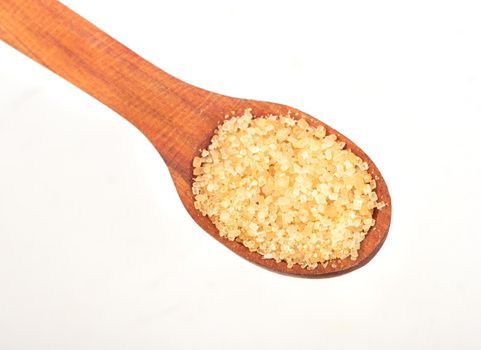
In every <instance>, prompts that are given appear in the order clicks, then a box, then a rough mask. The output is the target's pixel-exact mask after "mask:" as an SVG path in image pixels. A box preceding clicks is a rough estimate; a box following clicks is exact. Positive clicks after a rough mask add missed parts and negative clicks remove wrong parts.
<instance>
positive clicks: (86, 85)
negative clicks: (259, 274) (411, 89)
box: [0, 0, 391, 277]
mask: <svg viewBox="0 0 481 350" xmlns="http://www.w3.org/2000/svg"><path fill="white" fill-rule="evenodd" d="M0 39H2V40H4V41H5V42H7V43H8V44H10V45H11V46H13V47H14V48H16V49H17V50H19V51H21V52H23V53H24V54H25V55H27V56H29V57H30V58H32V59H34V60H35V61H37V62H39V63H40V64H42V65H44V66H45V67H47V68H49V69H50V70H52V71H53V72H55V73H57V74H58V75H60V76H61V77H63V78H65V79H66V80H68V81H69V82H71V83H72V84H74V85H76V86H78V87H79V88H80V89H82V90H83V91H85V92H87V93H89V94H90V95H92V96H93V97H95V98H96V99H98V100H99V101H100V102H102V103H104V104H105V105H107V106H108V107H110V108H112V109H113V110H114V111H116V112H117V113H119V114H120V115H121V116H123V117H124V118H125V119H127V120H128V121H130V122H131V123H132V124H133V125H134V126H136V127H137V128H138V129H139V130H140V131H141V132H142V133H143V134H144V135H145V136H146V137H147V138H148V139H149V140H150V142H152V144H153V145H154V147H155V148H156V149H157V150H158V151H159V153H160V155H161V156H162V158H163V159H164V161H165V163H166V164H167V166H168V168H169V171H170V174H171V175H172V179H173V181H174V184H175V187H176V189H177V192H178V194H179V196H180V198H181V200H182V203H183V204H184V206H185V208H186V209H187V211H188V212H189V214H190V215H191V216H192V218H193V219H194V220H195V221H196V222H197V223H198V224H199V225H200V226H201V227H202V228H203V229H204V230H205V231H207V232H208V233H209V234H210V235H212V236H213V237H214V238H215V239H217V240H218V241H219V242H221V243H222V244H224V245H225V246H227V247H228V248H229V249H231V250H232V251H233V252H235V253H237V254H239V255H240V256H242V257H244V258H245V259H247V260H249V261H251V262H253V263H255V264H257V265H260V266H262V267H265V268H268V269H270V270H272V271H276V272H280V273H284V274H291V275H297V276H304V277H323V276H331V275H335V274H340V273H345V272H347V271H351V270H353V269H355V268H357V267H360V266H362V265H364V264H366V263H367V262H368V261H369V260H370V259H371V258H372V257H373V256H374V255H375V253H376V252H377V251H378V249H379V248H380V246H381V245H382V243H383V241H384V239H385V238H386V235H387V232H388V229H389V224H390V221H391V200H390V197H389V192H388V189H387V186H386V183H385V182H384V180H383V178H382V176H381V173H380V172H379V170H378V169H377V167H376V166H375V165H374V163H373V162H372V161H371V160H370V159H369V157H368V156H367V155H366V154H365V153H364V152H363V151H362V150H361V149H360V148H359V147H358V146H356V145H355V144H354V143H353V142H352V141H351V140H349V139H348V138H347V137H345V136H343V135H342V134H340V133H339V132H337V131H336V130H334V129H333V128H331V127H329V126H328V125H325V124H324V123H322V122H320V121H319V120H317V119H315V118H313V117H311V116H309V115H307V114H305V113H303V112H301V111H299V110H297V109H295V108H292V107H288V106H284V105H280V104H277V103H271V102H262V101H255V100H246V99H239V98H232V97H228V96H224V95H220V94H217V93H214V92H210V91H206V90H203V89H200V88H197V87H195V86H192V85H189V84H187V83H185V82H183V81H180V80H179V79H176V78H174V77H173V76H171V75H169V74H167V73H166V72H164V71H162V70H161V69H159V68H157V67H156V66H154V65H153V64H151V63H149V62H147V61H146V60H144V59H143V58H142V57H140V56H138V55H137V54H135V53H134V52H132V51H131V50H129V49H128V48H127V47H125V46H123V45H122V44H120V43H119V42H117V41H116V40H114V39H113V38H111V37H110V36H108V35H107V34H106V33H104V32H102V31H101V30H99V29H98V28H96V27H95V26H94V25H92V24H91V23H89V22H88V21H86V20H85V19H84V18H82V17H81V16H79V15H77V14H76V13H75V12H73V11H72V10H70V9H69V8H67V7H66V6H64V5H62V4H61V3H59V2H57V1H54V0H43V1H38V0H1V1H0ZM247 108H252V113H253V114H254V115H258V116H259V115H267V114H276V115H285V114H287V113H288V112H289V111H291V112H292V114H293V116H295V117H297V118H305V119H306V120H308V121H309V122H310V124H311V125H313V126H318V125H323V126H325V127H326V129H327V131H328V132H329V133H334V134H336V135H337V136H338V138H339V139H340V140H341V141H344V142H345V143H346V144H347V148H350V149H351V150H352V151H353V152H354V153H355V154H357V155H358V156H359V157H361V158H362V159H363V160H365V161H366V162H367V163H368V164H369V171H370V172H371V174H372V176H373V177H374V178H375V179H376V180H377V184H378V187H377V189H376V192H377V195H378V197H379V199H380V200H381V201H384V202H385V203H386V204H387V206H386V207H385V208H383V209H381V210H375V212H374V218H375V219H376V225H375V226H374V227H372V228H371V230H370V231H369V233H368V234H367V236H366V238H365V239H364V241H363V242H362V244H361V248H360V251H359V257H358V258H357V259H356V260H350V259H349V258H347V259H344V260H337V261H333V262H332V263H331V264H329V265H328V266H327V267H325V268H323V267H322V266H319V267H318V268H316V269H315V270H307V269H303V268H301V267H299V266H298V265H295V266H294V267H293V268H287V265H286V263H284V262H281V263H276V262H275V261H273V260H270V259H262V256H261V255H260V254H258V253H253V252H249V250H248V249H247V248H245V247H244V246H243V245H242V244H241V243H238V242H231V241H229V240H227V239H224V238H221V237H220V236H219V235H218V231H217V229H216V228H215V226H214V225H213V224H212V222H211V221H210V220H209V219H208V218H207V217H204V216H202V215H201V214H200V213H199V212H198V211H197V210H196V209H195V208H194V205H193V195H192V191H191V185H192V160H193V158H194V156H196V155H198V152H199V149H201V148H204V147H206V146H207V145H208V144H209V141H210V138H211V137H212V135H213V131H214V129H215V128H216V127H217V125H218V124H219V122H221V121H223V120H224V116H225V115H226V114H230V113H231V112H232V111H233V112H235V113H236V114H237V115H241V114H242V113H243V112H244V110H245V109H247ZM373 137H374V135H373Z"/></svg>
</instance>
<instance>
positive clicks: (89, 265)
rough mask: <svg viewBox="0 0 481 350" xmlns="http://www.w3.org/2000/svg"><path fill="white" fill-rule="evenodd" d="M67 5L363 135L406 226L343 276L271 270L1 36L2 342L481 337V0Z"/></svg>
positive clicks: (98, 112)
mask: <svg viewBox="0 0 481 350" xmlns="http://www.w3.org/2000/svg"><path fill="white" fill-rule="evenodd" d="M65 3H66V4H67V5H69V6H71V7H72V8H73V9H75V10H76V11H78V12H79V13H81V14H82V15H83V16H85V17H86V18H88V19H89V20H91V21H92V22H94V23H95V24H97V25H98V26H99V27H100V28H102V29H104V30H105V31H107V32H108V33H110V34H111V35H112V36H114V37H115V38H117V39H119V40H120V41H122V42H123V43H125V44H126V45H127V46H129V47H131V48H132V49H133V50H134V51H136V52H138V53H139V54H141V55H142V56H144V57H145V58H147V59H149V60H150V61H152V62H153V63H155V64H156V65H158V66H159V67H161V68H163V69H165V70H166V71H168V72H170V73H172V74H173V75H175V76H177V77H179V78H181V79H183V80H186V81H188V82H191V83H193V84H195V85H198V86H202V87H204V88H207V89H210V90H213V91H217V92H221V93H224V94H228V95H232V96H238V97H250V98H255V99H262V100H270V101H276V102H282V103H285V104H288V105H291V106H295V107H297V108H299V109H301V110H304V111H306V112H307V113H309V114H311V115H314V116H317V117H318V118H320V119H322V120H323V121H325V122H327V123H328V124H330V125H332V126H334V127H335V128H337V129H338V130H340V131H341V132H343V133H344V134H346V135H348V136H349V137H350V138H352V139H353V140H354V141H355V142H356V143H358V144H359V145H360V146H361V147H362V148H363V149H364V150H365V151H366V152H367V153H368V154H369V155H370V156H371V157H372V158H373V159H374V161H375V162H376V163H377V165H378V166H379V168H380V169H381V171H382V172H383V174H384V176H385V179H386V181H387V183H388V185H389V188H390V191H391V195H392V200H393V220H392V225H391V231H390V234H389V236H388V239H387V241H386V243H385V244H384V246H383V248H382V249H381V251H380V252H379V254H378V255H377V256H376V257H375V258H374V259H373V260H372V261H371V262H370V263H369V264H368V265H367V266H365V267H364V268H362V269H360V270H357V271H355V272H353V273H350V274H347V275H344V276H342V277H337V278H332V279H324V280H304V279H298V278H292V277H286V276H281V275H277V274H274V273H271V272H268V271H266V270H263V269H261V268H258V267H256V266H254V265H252V264H250V263H248V262H246V261H244V260H243V259H241V258H239V257H237V256H236V255H234V254H233V253H231V252H230V251H229V250H227V249H226V248H224V247H223V246H222V245H220V244H219V243H217V242H216V241H215V240H214V239H212V238H211V237H210V236H209V235H207V234H205V233H204V232H203V231H202V230H201V229H200V228H199V227H197V226H196V224H195V223H193V221H192V220H191V218H190V217H189V216H188V215H187V213H186V212H185V211H184V209H183V207H182V205H181V203H180V201H179V199H178V197H177V195H176V192H175V190H174V187H173V185H172V182H171V180H170V177H169V175H168V172H167V170H166V168H165V166H164V164H163V162H162V160H161V158H160V157H159V155H158V154H157V153H156V151H155V150H154V149H153V147H152V146H151V145H150V144H149V143H148V141H147V140H146V139H145V138H144V137H143V136H142V135H141V134H140V132H138V131H137V130H136V129H135V128H133V127H132V126H131V125H130V124H129V123H127V122H126V121H125V120H123V119H122V118H121V117H119V116H118V115H116V114H115V113H114V112H112V111H111V110H109V109H108V108H106V107H105V106H102V105H101V104H100V103H99V102H97V101H96V100H94V99H93V98H91V97H90V96H88V95H86V94H85V93H83V92H81V91H80V90H78V89H77V88H75V87H74V86H72V85H70V84H68V83H66V82H64V81H63V80H62V79H60V78H59V77H57V76H55V75H54V74H52V73H50V72H49V71H47V70H45V69H44V68H42V67H41V66H39V65H37V64H35V63H34V62H33V61H30V60H29V59H27V58H26V57H24V56H22V55H21V54H19V53H17V52H16V51H14V50H13V49H11V48H10V47H7V46H6V45H5V44H3V43H0V349H2V350H11V349H49V350H56V349H59V350H60V349H62V350H66V349H79V350H80V349H82V350H84V349H102V350H107V349H115V350H122V349H140V350H148V349H276V350H281V349H349V348H356V349H386V348H388V349H403V350H404V349H453V348H458V349H479V348H480V347H481V337H480V335H479V328H480V323H481V321H480V314H481V300H480V299H481V254H480V247H481V237H480V236H481V235H480V233H481V232H480V231H481V225H480V216H481V215H480V210H481V204H480V203H481V202H480V200H481V186H480V180H481V165H480V160H481V157H480V151H481V139H480V132H481V127H480V123H479V120H480V118H481V49H480V47H481V44H480V43H481V21H480V15H481V9H480V8H479V2H478V1H420V0H415V1H295V2H294V1H286V2H282V1H259V0H257V1H253V0H249V1H235V2H233V1H220V0H219V1H214V0H204V1H195V0H191V1H186V0H185V1H147V0H136V1H113V0H112V1H107V0H104V1H96V0H83V1H79V0H68V1H65Z"/></svg>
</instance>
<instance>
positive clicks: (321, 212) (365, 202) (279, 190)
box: [192, 110, 384, 269]
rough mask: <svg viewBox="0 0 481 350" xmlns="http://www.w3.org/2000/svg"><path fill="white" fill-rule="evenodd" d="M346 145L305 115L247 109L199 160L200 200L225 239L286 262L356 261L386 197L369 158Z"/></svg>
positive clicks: (196, 190)
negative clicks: (259, 114)
mask: <svg viewBox="0 0 481 350" xmlns="http://www.w3.org/2000/svg"><path fill="white" fill-rule="evenodd" d="M344 148H345V144H344V143H343V142H339V141H337V138H336V135H334V134H330V135H327V134H326V130H325V128H324V127H322V126H320V127H317V128H314V127H311V126H310V125H309V124H308V123H307V121H305V120H304V119H300V120H296V119H293V118H291V117H290V116H273V115H270V116H266V117H256V118H254V116H253V115H252V114H251V111H250V110H246V111H245V112H244V115H242V116H237V117H236V116H234V117H230V119H227V120H225V121H224V122H223V123H222V124H221V125H220V126H219V127H218V129H217V130H216V132H215V135H214V136H213V137H212V140H211V143H210V145H209V146H208V147H207V149H205V150H202V151H201V152H200V154H199V156H198V157H195V158H194V160H193V174H194V182H193V185H192V192H193V194H194V196H195V202H194V205H195V207H196V208H197V209H198V210H199V211H200V212H201V213H202V214H203V215H207V216H208V217H209V218H210V220H211V221H212V222H213V223H214V224H215V226H216V227H217V229H218V230H219V234H220V235H221V236H222V237H226V238H228V239H229V240H236V241H238V242H241V243H242V244H244V246H246V247H247V248H248V249H249V250H251V251H256V252H258V253H259V254H261V255H263V257H264V258H266V259H275V261H277V262H280V261H286V262H287V266H288V267H292V266H293V265H294V264H299V265H300V266H302V267H304V268H308V269H314V268H316V267H317V266H318V264H323V265H324V266H325V265H326V264H327V263H328V261H330V260H333V259H344V258H347V257H350V258H351V259H353V260H355V259H356V258H357V257H358V250H359V247H360V244H361V241H362V240H363V239H364V237H365V236H366V234H367V232H368V231H369V229H370V228H371V227H372V226H374V224H375V221H374V219H373V218H372V215H373V210H374V208H382V207H383V206H384V203H380V202H378V198H377V195H376V193H375V192H374V189H375V188H376V182H375V180H374V179H373V178H372V177H371V175H370V174H369V173H368V172H367V170H368V168H369V166H368V164H367V163H366V162H363V161H362V159H361V158H359V157H358V156H356V155H355V154H354V153H353V152H351V151H350V150H347V149H344Z"/></svg>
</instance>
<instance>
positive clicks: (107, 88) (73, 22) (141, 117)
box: [0, 0, 212, 162]
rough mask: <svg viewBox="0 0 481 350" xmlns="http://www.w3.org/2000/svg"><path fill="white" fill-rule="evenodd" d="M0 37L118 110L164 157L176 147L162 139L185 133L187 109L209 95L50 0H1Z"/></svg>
mask: <svg viewBox="0 0 481 350" xmlns="http://www.w3.org/2000/svg"><path fill="white" fill-rule="evenodd" d="M0 39H2V40H4V41H5V42H6V43H8V44H10V45H11V46H13V47H14V48H16V49H17V50H19V51H21V52H22V53H24V54H25V55H27V56H29V57H30V58H32V59H34V60H35V61H37V62H39V63H40V64H42V65H44V66H45V67H47V68H48V69H50V70H52V71H53V72H55V73H57V74H58V75H60V76H61V77H63V78H65V79H66V80H68V81H69V82H71V83H72V84H74V85H76V86H77V87H79V88H80V89H82V90H83V91H85V92H87V93H88V94H90V95H92V96H93V97H95V98H96V99H98V100H99V101H100V102H102V103H103V104H105V105H107V106H108V107H110V108H111V109H113V110H114V111H116V112H118V113H119V114H120V115H122V116H123V117H124V118H126V119H127V120H128V121H130V122H131V123H132V124H133V125H135V126H136V127H137V128H138V129H139V130H140V131H142V132H143V133H144V134H145V136H147V138H148V139H149V140H150V141H151V142H152V143H153V144H154V146H155V147H156V148H157V149H158V150H159V152H160V153H161V154H162V156H163V157H164V159H165V160H166V161H167V162H169V157H171V156H172V155H171V153H172V152H173V151H172V150H169V149H172V148H176V147H178V144H176V142H175V141H174V142H173V143H171V144H169V142H168V140H169V139H172V138H179V137H180V138H184V139H185V138H188V137H189V130H188V129H187V127H186V126H185V125H188V121H187V120H186V118H188V115H189V113H188V112H189V111H190V110H191V109H192V106H196V105H198V104H201V103H202V101H203V100H205V99H206V98H208V97H209V95H210V94H212V93H210V92H207V91H205V90H202V89H199V88H196V87H193V86H192V85H189V84H187V83H184V82H182V81H180V80H179V79H177V78H174V77H173V76H171V75H169V74H167V73H166V72H164V71H162V70H161V69H159V68H157V67H156V66H154V65H153V64H151V63H149V62H148V61H146V60H145V59H143V58H142V57H140V56H139V55H137V54H136V53H134V52H132V51H131V50H129V49H128V48H127V47H125V46H124V45H122V44H121V43H119V42H118V41H116V40H115V39H113V38H112V37H110V36H109V35H107V34H106V33H104V32H103V31H101V30H100V29H98V28H97V27H95V26H94V25H93V24H91V23H90V22H88V21H87V20H85V19H84V18H82V17H81V16H79V15H78V14H76V13H75V12H73V11H72V10H70V9H69V8H67V7H66V6H65V5H63V4H61V3H60V2H58V1H56V0H42V1H39V0H1V1H0ZM183 119H184V120H183ZM182 132H184V133H182ZM166 158H167V159H166Z"/></svg>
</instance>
